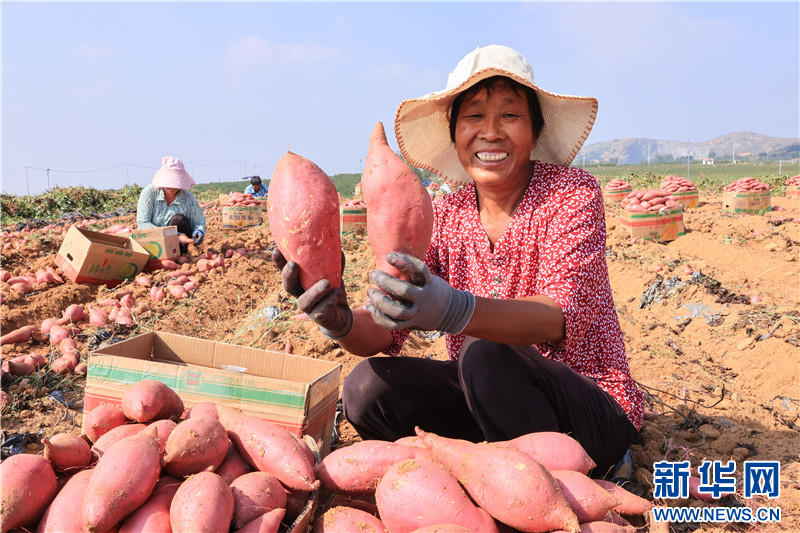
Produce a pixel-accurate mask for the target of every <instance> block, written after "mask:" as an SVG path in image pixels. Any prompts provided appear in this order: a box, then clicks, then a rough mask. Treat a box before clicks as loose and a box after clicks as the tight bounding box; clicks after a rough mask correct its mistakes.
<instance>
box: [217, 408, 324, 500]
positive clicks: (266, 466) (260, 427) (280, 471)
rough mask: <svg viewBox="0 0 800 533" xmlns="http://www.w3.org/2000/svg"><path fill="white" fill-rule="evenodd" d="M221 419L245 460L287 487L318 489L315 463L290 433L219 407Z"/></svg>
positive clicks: (263, 421)
mask: <svg viewBox="0 0 800 533" xmlns="http://www.w3.org/2000/svg"><path fill="white" fill-rule="evenodd" d="M217 413H218V414H219V421H220V422H221V423H222V426H223V427H224V428H225V429H226V430H227V431H228V436H229V437H230V439H231V440H232V441H233V443H234V444H235V445H236V447H237V449H238V450H239V453H240V454H241V455H242V457H243V458H244V460H245V461H247V462H248V463H250V465H252V466H253V467H254V468H255V469H256V470H259V471H260V472H267V473H270V474H272V475H273V476H275V477H276V478H278V480H279V481H280V482H281V483H283V484H284V485H285V486H286V487H288V488H290V489H299V490H316V489H317V488H318V487H319V480H317V479H316V477H315V476H314V465H313V464H312V463H310V462H309V461H308V456H307V455H306V453H305V450H303V449H302V448H301V447H300V446H299V444H298V442H297V439H295V438H294V437H293V436H292V434H291V433H289V432H288V431H286V430H285V429H283V428H282V427H279V426H277V425H275V424H273V423H272V422H269V421H267V420H263V419H261V418H255V417H252V416H247V415H245V414H243V413H241V412H240V411H237V410H236V409H232V408H230V407H226V406H224V405H219V406H217Z"/></svg>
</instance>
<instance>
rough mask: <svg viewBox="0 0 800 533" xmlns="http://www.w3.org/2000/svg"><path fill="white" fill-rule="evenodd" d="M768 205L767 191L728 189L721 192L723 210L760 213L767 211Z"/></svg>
mask: <svg viewBox="0 0 800 533" xmlns="http://www.w3.org/2000/svg"><path fill="white" fill-rule="evenodd" d="M770 207H771V202H770V196H769V191H749V192H737V191H729V192H723V193H722V210H723V211H730V212H732V213H746V214H749V215H761V214H764V213H766V212H767V211H769V210H770Z"/></svg>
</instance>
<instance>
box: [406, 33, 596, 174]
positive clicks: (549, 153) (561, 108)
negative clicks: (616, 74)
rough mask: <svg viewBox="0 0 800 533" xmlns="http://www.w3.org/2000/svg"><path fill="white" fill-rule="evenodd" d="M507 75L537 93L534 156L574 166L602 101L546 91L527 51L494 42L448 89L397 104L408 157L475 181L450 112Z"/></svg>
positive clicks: (463, 65) (466, 62)
mask: <svg viewBox="0 0 800 533" xmlns="http://www.w3.org/2000/svg"><path fill="white" fill-rule="evenodd" d="M492 76H505V77H507V78H511V79H512V80H514V81H517V82H519V83H521V84H522V85H525V86H526V87H530V88H531V89H533V90H534V91H536V94H537V96H538V97H539V104H540V106H541V108H542V116H543V117H544V129H543V130H542V131H541V133H540V134H539V138H538V141H537V144H536V148H534V149H533V151H532V152H531V159H532V160H533V159H538V160H540V161H543V162H545V163H554V164H557V165H569V164H570V163H572V160H573V159H575V156H576V155H577V154H578V152H579V151H580V149H581V146H583V143H584V141H585V140H586V138H587V137H588V136H589V132H590V131H591V130H592V125H594V121H595V117H597V99H596V98H592V97H587V96H568V95H563V94H556V93H551V92H548V91H545V90H544V89H541V88H539V87H538V86H537V85H536V84H535V83H534V81H533V68H532V67H531V65H530V63H528V60H526V59H525V58H524V57H523V56H522V54H520V53H519V52H517V51H516V50H513V49H511V48H509V47H507V46H501V45H496V44H492V45H489V46H485V47H483V48H476V49H475V50H474V51H473V52H470V53H469V54H467V56H466V57H464V59H462V60H461V61H459V62H458V64H457V65H456V68H455V69H454V70H453V72H451V73H450V76H449V77H448V78H447V86H446V87H445V88H444V90H442V91H437V92H433V93H430V94H427V95H425V96H422V97H420V98H411V99H409V100H404V101H403V102H402V103H401V104H400V106H398V108H397V115H396V116H395V121H394V132H395V135H396V136H397V144H398V146H399V147H400V152H401V153H402V154H403V157H405V159H406V161H407V162H408V163H409V164H411V165H414V166H416V167H419V168H423V169H426V170H429V171H431V172H433V173H434V174H436V175H437V176H440V177H442V178H444V179H445V180H447V181H449V182H451V183H454V184H457V185H463V184H465V183H469V182H470V181H472V179H471V178H470V177H469V175H468V174H467V171H466V170H465V169H464V167H463V166H462V165H461V162H460V161H459V159H458V154H457V153H456V149H455V145H454V144H453V142H452V141H451V140H450V121H449V119H448V112H449V110H450V106H451V104H452V103H453V100H455V98H456V97H457V96H458V95H459V94H460V93H461V92H463V91H465V90H467V89H469V88H470V87H472V86H473V85H475V84H476V83H478V82H479V81H481V80H484V79H486V78H490V77H492Z"/></svg>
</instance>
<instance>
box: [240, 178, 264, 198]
mask: <svg viewBox="0 0 800 533" xmlns="http://www.w3.org/2000/svg"><path fill="white" fill-rule="evenodd" d="M244 193H245V194H252V195H253V196H256V197H259V196H266V195H267V188H266V187H264V186H263V185H262V184H261V177H260V176H251V177H250V185H248V186H247V188H246V189H245V190H244Z"/></svg>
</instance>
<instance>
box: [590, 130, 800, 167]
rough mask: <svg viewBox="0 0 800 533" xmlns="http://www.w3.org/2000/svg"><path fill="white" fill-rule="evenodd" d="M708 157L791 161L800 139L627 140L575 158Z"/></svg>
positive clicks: (627, 161)
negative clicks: (688, 155)
mask: <svg viewBox="0 0 800 533" xmlns="http://www.w3.org/2000/svg"><path fill="white" fill-rule="evenodd" d="M687 153H688V154H690V155H691V157H692V159H704V158H707V157H710V158H713V159H715V161H731V160H732V159H733V158H734V157H735V158H736V160H737V161H758V160H776V161H777V160H778V159H782V160H791V159H798V158H800V139H791V138H780V137H769V136H767V135H761V134H760V133H753V132H749V131H743V132H738V133H729V134H728V135H723V136H721V137H717V138H715V139H711V140H710V141H703V142H692V143H690V142H687V141H660V140H656V139H643V138H641V137H637V138H627V139H614V140H613V141H603V142H599V143H594V144H589V145H586V146H584V147H583V149H582V150H581V151H580V152H579V153H578V156H577V157H576V158H575V164H577V165H583V164H584V161H585V164H587V165H588V164H589V163H595V164H599V163H608V164H617V165H635V164H639V163H646V162H647V161H648V158H649V159H650V162H652V163H657V162H665V161H673V160H680V159H683V160H684V161H685V160H686V155H687Z"/></svg>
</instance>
